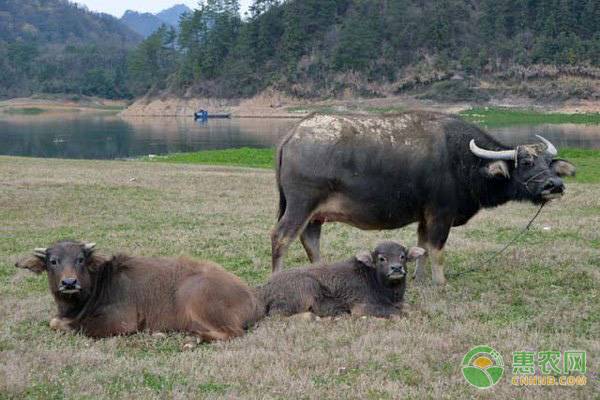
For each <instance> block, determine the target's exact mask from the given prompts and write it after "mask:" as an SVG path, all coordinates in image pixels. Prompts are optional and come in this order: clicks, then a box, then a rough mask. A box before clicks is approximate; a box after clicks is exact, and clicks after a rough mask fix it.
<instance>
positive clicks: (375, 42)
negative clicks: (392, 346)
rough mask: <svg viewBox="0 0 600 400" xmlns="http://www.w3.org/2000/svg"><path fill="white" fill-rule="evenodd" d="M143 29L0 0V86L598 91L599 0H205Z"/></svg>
mask: <svg viewBox="0 0 600 400" xmlns="http://www.w3.org/2000/svg"><path fill="white" fill-rule="evenodd" d="M183 7H185V6H176V7H174V8H173V9H170V10H168V11H167V12H165V13H161V18H163V19H166V20H167V21H170V22H171V23H172V22H173V21H174V19H175V16H176V15H180V14H179V13H180V12H181V11H182V10H184V8H183ZM139 40H141V38H139V36H138V35H136V34H135V33H134V32H132V31H131V30H130V29H128V28H127V27H125V26H124V25H123V24H122V23H121V22H119V21H118V20H117V19H115V18H113V17H111V16H108V15H105V14H97V13H91V12H89V11H87V10H86V9H84V8H82V7H81V6H77V5H74V4H72V3H70V2H68V1H66V0H0V96H4V97H6V96H22V95H27V94H31V93H34V92H50V93H78V94H86V95H97V96H103V97H110V98H115V97H120V98H123V97H131V96H142V95H145V94H149V95H158V94H161V95H164V94H172V95H184V94H185V95H198V96H214V97H240V96H242V97H245V96H252V95H255V94H257V93H259V92H260V91H262V90H264V89H266V88H269V87H271V88H274V89H276V90H280V91H282V92H285V93H288V94H291V95H294V96H298V97H306V98H310V97H329V96H344V95H351V96H356V95H360V96H380V95H389V94H396V93H404V92H407V91H408V92H411V91H412V92H418V94H419V95H424V96H430V97H431V98H436V99H439V100H446V99H448V100H455V99H460V98H462V99H485V98H487V97H489V96H490V95H494V93H497V91H505V92H506V93H510V94H512V93H517V94H520V95H527V96H530V97H535V98H540V99H549V98H551V97H554V98H557V99H559V98H568V97H579V98H600V1H598V0H435V1H434V0H287V1H282V0H254V2H253V4H252V6H251V8H250V14H249V16H248V18H246V19H242V18H241V17H240V15H239V2H238V0H205V1H204V2H203V3H201V4H200V5H199V6H198V9H196V10H194V11H193V12H188V13H185V14H184V15H183V17H182V18H181V20H180V22H179V26H178V27H177V29H175V28H173V27H170V26H166V25H163V26H162V27H160V28H159V29H158V30H156V31H155V32H154V33H152V34H151V35H150V36H148V37H147V38H146V39H145V40H144V41H143V42H141V43H140V42H139ZM590 82H591V83H590ZM494 91H496V92H494Z"/></svg>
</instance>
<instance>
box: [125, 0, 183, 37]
mask: <svg viewBox="0 0 600 400" xmlns="http://www.w3.org/2000/svg"><path fill="white" fill-rule="evenodd" d="M190 11H192V10H190V9H189V8H188V7H187V6H185V5H183V4H178V5H175V6H173V7H171V8H168V9H166V10H163V11H161V12H159V13H157V14H151V13H139V12H136V11H132V10H127V11H126V12H125V14H123V16H122V17H121V22H123V23H124V24H125V25H127V26H128V27H129V28H131V29H132V30H133V31H135V32H137V33H138V34H140V35H142V36H143V37H145V38H146V37H148V36H150V35H151V34H152V33H154V32H156V30H157V29H158V28H160V27H161V25H163V24H167V25H168V26H169V27H171V26H172V27H177V26H178V25H179V18H180V17H181V15H182V14H184V13H186V12H190Z"/></svg>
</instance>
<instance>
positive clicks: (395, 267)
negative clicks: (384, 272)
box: [390, 265, 404, 273]
mask: <svg viewBox="0 0 600 400" xmlns="http://www.w3.org/2000/svg"><path fill="white" fill-rule="evenodd" d="M390 269H391V270H392V271H393V272H401V273H404V267H403V266H402V265H392V266H391V267H390Z"/></svg>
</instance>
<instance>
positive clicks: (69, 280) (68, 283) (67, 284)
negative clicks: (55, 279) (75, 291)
mask: <svg viewBox="0 0 600 400" xmlns="http://www.w3.org/2000/svg"><path fill="white" fill-rule="evenodd" d="M60 284H61V285H62V286H65V287H70V286H75V285H76V284H77V279H75V278H65V279H63V280H61V281H60Z"/></svg>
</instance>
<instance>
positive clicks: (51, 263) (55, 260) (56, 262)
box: [50, 258, 58, 265]
mask: <svg viewBox="0 0 600 400" xmlns="http://www.w3.org/2000/svg"><path fill="white" fill-rule="evenodd" d="M50 265H58V260H57V259H56V258H51V259H50Z"/></svg>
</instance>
